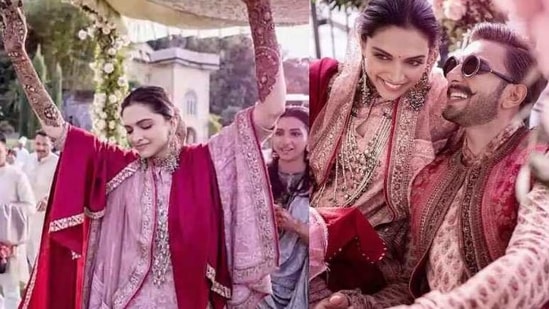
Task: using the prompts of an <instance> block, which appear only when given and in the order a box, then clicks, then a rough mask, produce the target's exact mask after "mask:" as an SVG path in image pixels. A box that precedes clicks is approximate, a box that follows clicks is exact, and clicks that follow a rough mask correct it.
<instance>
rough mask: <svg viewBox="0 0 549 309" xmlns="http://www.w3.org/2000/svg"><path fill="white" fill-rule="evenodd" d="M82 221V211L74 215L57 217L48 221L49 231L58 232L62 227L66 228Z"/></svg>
mask: <svg viewBox="0 0 549 309" xmlns="http://www.w3.org/2000/svg"><path fill="white" fill-rule="evenodd" d="M82 223H84V213H80V214H77V215H74V216H70V217H66V218H61V219H57V220H55V221H52V222H50V233H51V232H58V231H61V230H64V229H68V228H70V227H73V226H77V225H79V224H82Z"/></svg>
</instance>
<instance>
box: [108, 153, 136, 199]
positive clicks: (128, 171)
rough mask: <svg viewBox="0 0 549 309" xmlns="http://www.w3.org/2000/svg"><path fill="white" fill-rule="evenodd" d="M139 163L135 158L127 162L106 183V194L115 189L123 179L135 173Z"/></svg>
mask: <svg viewBox="0 0 549 309" xmlns="http://www.w3.org/2000/svg"><path fill="white" fill-rule="evenodd" d="M140 165H141V161H140V160H135V161H133V162H131V163H130V164H128V165H127V166H126V167H125V168H124V169H123V170H122V171H120V173H118V174H116V176H114V178H113V179H111V180H110V181H109V182H108V183H107V195H108V194H109V193H111V192H112V190H114V189H116V188H117V187H118V186H119V185H120V184H121V183H122V182H124V180H126V179H128V178H129V177H130V176H132V175H133V174H135V172H137V170H138V169H139V167H140Z"/></svg>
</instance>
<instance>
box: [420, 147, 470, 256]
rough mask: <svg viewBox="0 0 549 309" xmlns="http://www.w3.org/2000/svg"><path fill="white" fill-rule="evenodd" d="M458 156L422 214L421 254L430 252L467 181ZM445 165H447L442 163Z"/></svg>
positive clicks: (453, 158)
mask: <svg viewBox="0 0 549 309" xmlns="http://www.w3.org/2000/svg"><path fill="white" fill-rule="evenodd" d="M456 161H458V159H457V157H456V155H454V156H453V157H452V158H450V162H449V163H448V164H450V166H451V167H450V170H449V171H448V172H447V173H446V175H445V176H443V177H441V178H442V179H441V181H440V182H439V185H437V187H436V189H435V190H434V191H433V194H431V196H430V197H429V198H428V200H427V202H426V204H425V208H424V210H423V212H422V214H421V222H420V231H419V235H420V238H419V239H420V243H419V249H420V252H421V254H420V255H423V254H424V253H426V252H427V250H429V247H430V245H431V243H432V241H433V239H434V238H435V234H436V231H437V230H438V229H439V228H440V225H441V224H442V222H443V221H444V217H445V215H446V213H447V212H448V209H449V208H450V205H451V204H452V202H453V200H454V198H455V196H456V194H457V193H458V191H459V189H460V188H461V186H462V185H463V181H464V180H465V171H464V168H463V166H462V165H460V164H458V163H457V162H456ZM442 164H445V163H442Z"/></svg>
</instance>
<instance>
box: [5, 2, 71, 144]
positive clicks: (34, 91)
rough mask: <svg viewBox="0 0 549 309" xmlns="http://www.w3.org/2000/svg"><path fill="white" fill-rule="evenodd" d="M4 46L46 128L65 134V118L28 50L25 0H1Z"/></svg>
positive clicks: (56, 134) (54, 135) (56, 136)
mask: <svg viewBox="0 0 549 309" xmlns="http://www.w3.org/2000/svg"><path fill="white" fill-rule="evenodd" d="M0 14H1V15H2V35H3V41H4V49H5V50H6V52H7V54H8V57H9V58H10V59H11V61H12V63H13V67H14V69H15V73H16V74H17V78H18V80H19V83H20V84H21V87H22V88H23V90H24V91H25V95H26V96H27V98H28V101H29V103H30V105H31V107H32V109H33V110H34V113H35V114H36V116H37V117H38V119H39V120H40V124H41V125H42V128H43V129H44V131H45V132H46V134H48V135H49V136H50V137H51V138H53V139H54V140H57V139H59V138H60V137H62V135H63V130H64V123H65V120H64V119H63V116H62V115H61V112H60V111H59V109H58V108H57V106H55V104H54V102H53V100H52V99H51V97H50V96H49V94H48V92H47V91H46V88H45V87H44V85H43V84H42V82H41V81H40V79H39V78H38V74H36V71H35V70H34V67H33V66H32V62H31V59H30V57H29V55H28V54H27V51H26V50H25V40H26V37H27V23H26V20H25V16H24V14H23V2H22V0H0Z"/></svg>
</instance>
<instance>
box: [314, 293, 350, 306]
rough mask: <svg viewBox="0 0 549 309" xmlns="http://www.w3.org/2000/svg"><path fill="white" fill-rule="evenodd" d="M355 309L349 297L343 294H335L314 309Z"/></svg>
mask: <svg viewBox="0 0 549 309" xmlns="http://www.w3.org/2000/svg"><path fill="white" fill-rule="evenodd" d="M347 308H349V309H353V307H352V306H351V304H350V303H349V299H348V298H347V296H345V295H343V294H341V293H334V294H332V295H331V296H330V297H328V298H325V299H323V300H322V301H321V302H320V303H318V304H317V305H316V306H315V308H314V309H347Z"/></svg>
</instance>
